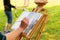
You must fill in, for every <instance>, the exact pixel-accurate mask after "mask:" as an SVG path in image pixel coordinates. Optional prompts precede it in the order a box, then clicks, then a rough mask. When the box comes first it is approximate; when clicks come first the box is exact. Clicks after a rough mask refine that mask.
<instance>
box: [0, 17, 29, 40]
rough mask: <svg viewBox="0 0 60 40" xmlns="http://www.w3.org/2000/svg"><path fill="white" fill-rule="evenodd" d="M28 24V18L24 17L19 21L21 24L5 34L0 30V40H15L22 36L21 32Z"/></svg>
mask: <svg viewBox="0 0 60 40" xmlns="http://www.w3.org/2000/svg"><path fill="white" fill-rule="evenodd" d="M28 24H29V20H28V19H27V18H26V17H25V18H24V19H23V20H22V21H21V25H20V26H19V28H18V29H16V30H14V31H12V32H10V33H8V34H5V35H3V34H2V33H1V32H0V40H17V39H20V38H21V36H22V35H21V33H22V32H23V31H24V30H25V29H26V28H27V26H28ZM11 35H12V36H11ZM19 36H20V37H19Z"/></svg>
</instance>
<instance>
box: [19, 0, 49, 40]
mask: <svg viewBox="0 0 60 40" xmlns="http://www.w3.org/2000/svg"><path fill="white" fill-rule="evenodd" d="M35 3H36V4H37V7H36V8H34V9H33V10H32V12H38V13H39V12H41V11H42V12H43V16H42V17H41V18H40V19H39V20H38V22H37V23H36V25H34V28H33V29H32V31H31V32H30V34H29V35H27V34H25V33H22V34H21V36H20V37H21V39H20V40H23V37H26V39H27V40H30V39H31V37H32V36H33V34H34V32H35V31H36V29H37V28H38V26H39V24H40V23H41V22H42V21H43V23H42V25H41V28H40V29H39V31H38V33H37V35H36V38H35V40H39V38H40V36H41V32H42V31H43V28H44V26H45V24H46V22H47V20H48V14H47V10H46V9H44V8H43V6H44V5H46V3H47V0H35Z"/></svg>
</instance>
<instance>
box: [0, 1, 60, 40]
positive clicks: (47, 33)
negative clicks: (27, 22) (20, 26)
mask: <svg viewBox="0 0 60 40" xmlns="http://www.w3.org/2000/svg"><path fill="white" fill-rule="evenodd" d="M11 4H12V5H14V6H23V5H24V0H11ZM34 7H36V4H35V3H34V0H29V6H28V9H29V10H30V11H31V10H32V9H33V8H34ZM44 8H45V9H47V11H48V16H49V18H48V22H47V24H46V26H45V28H44V30H43V32H42V34H41V38H40V40H60V0H48V3H47V4H46V5H45V7H44ZM16 10H17V12H16V13H17V15H18V17H19V15H20V14H21V13H22V12H23V11H22V10H21V9H16ZM14 13H15V9H12V15H13V23H14V22H15V21H16V19H17V18H16V17H15V15H14ZM6 21H7V18H6V15H5V14H4V5H3V0H0V31H1V32H3V30H4V27H5V23H6ZM13 23H12V24H11V25H13ZM36 33H37V31H36V32H35V34H36ZM35 34H34V35H33V37H32V38H31V39H32V40H34V39H35V36H36V35H35Z"/></svg>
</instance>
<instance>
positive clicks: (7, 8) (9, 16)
mask: <svg viewBox="0 0 60 40" xmlns="http://www.w3.org/2000/svg"><path fill="white" fill-rule="evenodd" d="M3 3H4V9H5V10H4V11H5V14H6V16H7V19H8V21H7V23H6V27H5V30H4V33H8V32H9V28H10V24H11V23H12V12H11V8H15V9H16V7H15V6H13V5H11V3H10V0H3Z"/></svg>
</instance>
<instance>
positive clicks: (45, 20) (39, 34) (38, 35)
mask: <svg viewBox="0 0 60 40" xmlns="http://www.w3.org/2000/svg"><path fill="white" fill-rule="evenodd" d="M47 19H48V16H47V15H45V18H44V22H43V24H42V26H41V28H40V30H39V31H38V34H37V36H36V39H35V40H39V38H40V36H41V32H42V30H43V28H44V26H45V24H46V22H47Z"/></svg>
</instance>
